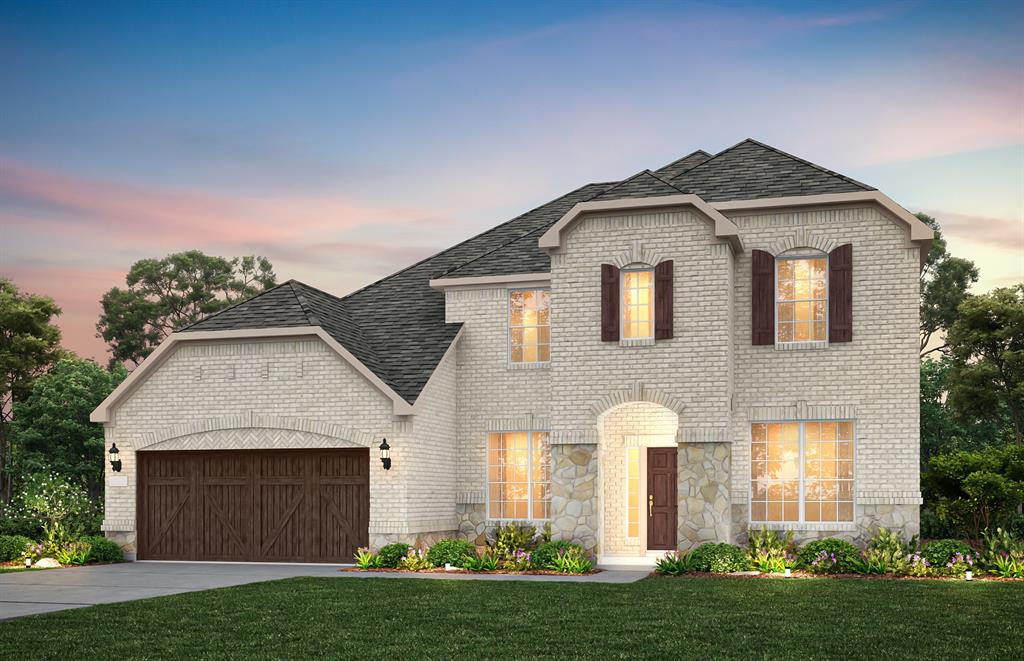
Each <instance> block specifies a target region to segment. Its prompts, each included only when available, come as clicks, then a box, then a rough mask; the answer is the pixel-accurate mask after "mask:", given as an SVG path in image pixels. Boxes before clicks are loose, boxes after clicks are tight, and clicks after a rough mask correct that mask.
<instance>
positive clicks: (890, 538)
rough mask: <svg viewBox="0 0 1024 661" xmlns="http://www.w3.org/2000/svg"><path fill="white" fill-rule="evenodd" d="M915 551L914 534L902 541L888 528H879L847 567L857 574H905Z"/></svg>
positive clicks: (915, 538)
mask: <svg viewBox="0 0 1024 661" xmlns="http://www.w3.org/2000/svg"><path fill="white" fill-rule="evenodd" d="M916 551H917V536H916V535H915V536H914V537H912V538H911V539H910V541H909V542H904V541H903V539H902V538H900V536H899V535H898V534H896V533H895V532H893V531H891V530H889V529H888V528H879V529H878V531H877V532H876V533H875V536H874V537H872V538H871V540H870V541H869V542H868V546H867V549H865V551H864V553H862V554H861V556H860V558H854V559H852V560H851V561H850V563H849V569H850V570H852V571H855V572H857V573H858V574H887V573H892V574H905V573H907V571H908V569H909V564H910V559H911V557H912V555H913V554H914V553H915V552H916Z"/></svg>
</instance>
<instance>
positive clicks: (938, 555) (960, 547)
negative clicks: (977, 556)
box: [921, 539, 973, 569]
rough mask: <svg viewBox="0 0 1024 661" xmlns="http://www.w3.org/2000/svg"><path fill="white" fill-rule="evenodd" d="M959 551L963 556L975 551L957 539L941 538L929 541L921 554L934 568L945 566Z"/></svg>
mask: <svg viewBox="0 0 1024 661" xmlns="http://www.w3.org/2000/svg"><path fill="white" fill-rule="evenodd" d="M957 553H959V554H960V555H961V556H966V555H968V554H971V553H973V551H971V547H970V546H967V545H966V544H964V543H963V542H961V541H960V540H957V539H940V540H937V541H934V542H928V543H927V544H925V545H924V547H923V548H922V549H921V555H922V556H923V557H924V559H925V560H927V561H928V564H929V565H931V567H932V568H934V569H938V568H940V567H945V566H946V563H948V562H949V561H950V559H951V558H952V557H953V556H955V555H956V554H957Z"/></svg>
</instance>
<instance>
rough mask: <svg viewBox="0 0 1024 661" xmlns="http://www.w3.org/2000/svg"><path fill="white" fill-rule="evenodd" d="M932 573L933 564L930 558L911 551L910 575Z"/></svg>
mask: <svg viewBox="0 0 1024 661" xmlns="http://www.w3.org/2000/svg"><path fill="white" fill-rule="evenodd" d="M930 573H931V564H930V563H929V562H928V558H925V557H924V556H922V555H921V554H920V553H911V554H909V555H908V556H907V574H908V575H910V576H928V575H929V574H930Z"/></svg>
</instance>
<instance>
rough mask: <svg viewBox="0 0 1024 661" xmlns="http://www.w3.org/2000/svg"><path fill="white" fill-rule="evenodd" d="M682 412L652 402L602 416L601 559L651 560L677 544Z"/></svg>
mask: <svg viewBox="0 0 1024 661" xmlns="http://www.w3.org/2000/svg"><path fill="white" fill-rule="evenodd" d="M678 430H679V414H678V413H676V412H675V411H673V410H671V409H669V408H666V407H665V406H662V405H661V404H658V403H654V402H649V401H630V402H625V403H622V404H618V405H616V406H613V407H612V408H609V409H608V410H606V411H605V412H604V413H602V414H601V415H600V416H599V418H598V432H599V448H600V451H599V453H598V454H599V457H600V470H599V474H600V484H601V494H602V496H603V497H602V503H601V546H600V548H601V561H602V562H604V563H606V564H614V563H618V562H623V563H625V562H641V563H646V562H649V561H651V558H653V557H657V556H660V555H663V554H664V553H665V551H667V550H670V549H674V548H676V546H677V538H678V529H677V526H678V503H679V498H678V489H677V454H678V444H677V435H678Z"/></svg>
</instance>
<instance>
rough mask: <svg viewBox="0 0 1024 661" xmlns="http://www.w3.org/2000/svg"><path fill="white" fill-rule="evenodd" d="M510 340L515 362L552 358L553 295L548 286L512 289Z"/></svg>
mask: <svg viewBox="0 0 1024 661" xmlns="http://www.w3.org/2000/svg"><path fill="white" fill-rule="evenodd" d="M508 342H509V360H510V361H511V362H513V363H546V362H548V361H549V360H550V359H551V296H550V292H549V291H548V290H547V289H516V290H512V291H510V292H509V305H508Z"/></svg>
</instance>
